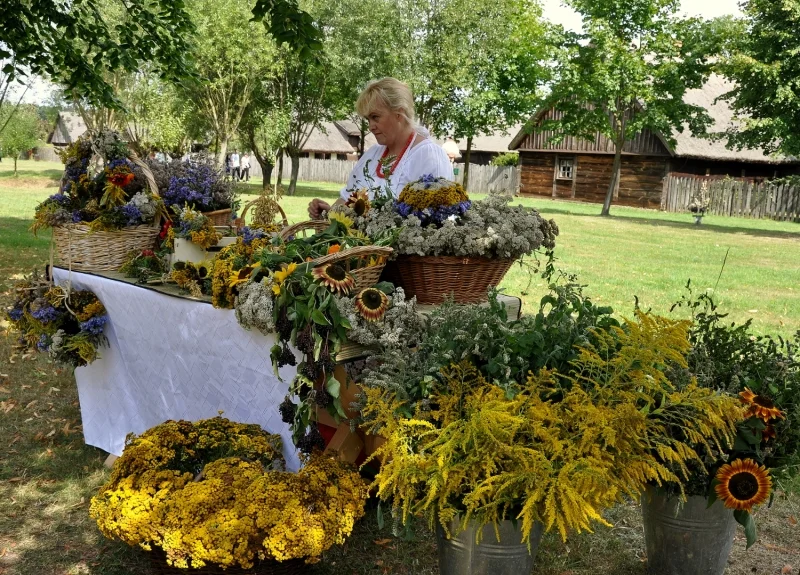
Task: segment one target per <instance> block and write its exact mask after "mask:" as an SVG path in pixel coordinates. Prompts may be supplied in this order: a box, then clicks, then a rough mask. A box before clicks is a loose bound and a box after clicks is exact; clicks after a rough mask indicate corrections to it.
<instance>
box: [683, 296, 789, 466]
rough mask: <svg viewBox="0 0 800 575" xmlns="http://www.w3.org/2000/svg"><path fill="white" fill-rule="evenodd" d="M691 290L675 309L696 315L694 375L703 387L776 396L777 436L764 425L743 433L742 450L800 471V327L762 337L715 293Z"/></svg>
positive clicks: (767, 462)
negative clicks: (731, 314)
mask: <svg viewBox="0 0 800 575" xmlns="http://www.w3.org/2000/svg"><path fill="white" fill-rule="evenodd" d="M687 290H688V294H687V295H684V296H683V298H682V299H681V300H680V301H679V302H678V303H676V304H675V306H673V307H678V306H681V307H686V308H688V309H689V310H690V311H691V313H692V317H693V319H694V323H693V325H692V329H691V331H690V333H689V339H690V342H691V343H692V350H691V352H690V353H689V355H688V369H689V374H691V376H694V377H696V378H697V382H698V384H699V385H701V386H704V387H708V388H711V389H722V390H725V391H728V392H730V393H733V394H738V393H740V392H742V391H744V389H745V388H748V389H750V390H751V391H752V392H754V393H755V394H757V395H762V396H764V397H767V398H769V399H770V400H772V401H773V402H774V404H775V406H776V407H778V408H779V409H781V411H782V412H783V414H784V418H783V419H776V420H772V421H771V422H770V424H771V425H772V426H773V427H774V429H775V433H776V437H775V438H774V439H773V440H770V441H768V442H766V444H765V445H763V451H762V437H761V431H762V430H763V429H764V427H765V426H764V424H763V423H760V422H759V421H758V420H756V421H754V422H751V424H752V425H755V426H756V428H755V429H754V430H753V431H751V432H750V433H747V430H743V433H740V436H741V437H740V441H739V442H738V443H737V450H738V451H740V452H742V454H743V455H745V456H751V457H754V458H756V459H757V460H759V461H762V462H763V463H764V464H765V465H766V466H767V467H769V468H771V469H772V473H773V474H775V475H777V476H778V477H783V478H788V477H790V476H796V475H798V471H800V331H798V332H797V333H796V334H795V335H794V337H793V338H792V339H783V338H782V337H778V338H773V337H771V336H768V335H767V336H756V335H754V334H753V333H752V332H751V327H750V323H751V322H750V320H748V321H746V322H744V323H742V324H738V325H737V324H736V323H734V322H728V321H727V320H726V317H727V314H725V313H720V312H719V311H718V309H717V305H716V303H715V302H714V299H713V297H712V296H711V295H709V294H707V293H700V294H697V295H695V294H694V293H693V292H692V291H691V285H690V284H687Z"/></svg>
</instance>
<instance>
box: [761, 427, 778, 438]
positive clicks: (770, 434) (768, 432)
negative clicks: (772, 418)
mask: <svg viewBox="0 0 800 575" xmlns="http://www.w3.org/2000/svg"><path fill="white" fill-rule="evenodd" d="M776 437H778V434H777V432H776V431H775V426H773V425H772V424H770V425H767V427H765V428H764V431H762V432H761V439H762V440H763V441H769V440H770V439H775V438H776Z"/></svg>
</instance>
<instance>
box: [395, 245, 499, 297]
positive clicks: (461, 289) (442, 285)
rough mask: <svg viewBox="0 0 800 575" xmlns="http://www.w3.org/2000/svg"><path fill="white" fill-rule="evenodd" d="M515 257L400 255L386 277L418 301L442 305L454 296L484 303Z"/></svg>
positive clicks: (407, 295)
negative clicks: (492, 287) (490, 290)
mask: <svg viewBox="0 0 800 575" xmlns="http://www.w3.org/2000/svg"><path fill="white" fill-rule="evenodd" d="M513 263H514V260H511V259H487V258H463V257H462V258H459V257H452V256H409V255H401V256H398V257H397V259H396V260H395V261H394V262H391V263H390V267H389V269H387V274H386V276H385V277H386V279H388V280H389V281H392V282H394V283H395V284H396V285H398V286H400V287H402V288H403V290H405V292H406V297H411V296H416V298H417V303H421V304H440V303H444V302H445V301H447V299H448V298H450V297H452V298H453V300H454V301H455V302H456V303H480V302H484V301H486V299H487V292H488V290H489V287H490V286H498V285H500V282H501V281H503V277H504V276H505V275H506V272H508V270H509V268H510V267H511V265H512V264H513Z"/></svg>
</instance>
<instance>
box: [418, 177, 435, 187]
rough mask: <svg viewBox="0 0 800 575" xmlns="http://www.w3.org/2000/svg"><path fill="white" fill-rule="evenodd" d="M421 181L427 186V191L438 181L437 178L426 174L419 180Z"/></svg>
mask: <svg viewBox="0 0 800 575" xmlns="http://www.w3.org/2000/svg"><path fill="white" fill-rule="evenodd" d="M419 181H420V182H422V183H423V184H425V189H426V190H427V189H428V188H430V187H431V184H433V183H434V182H435V181H436V177H435V176H434V175H433V174H425V175H423V176H422V177H421V178H420V179H419Z"/></svg>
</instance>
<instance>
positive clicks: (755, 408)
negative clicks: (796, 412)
mask: <svg viewBox="0 0 800 575" xmlns="http://www.w3.org/2000/svg"><path fill="white" fill-rule="evenodd" d="M739 397H741V398H742V403H744V404H745V405H746V406H747V413H746V414H745V417H758V418H759V419H761V420H762V421H763V422H764V423H769V420H770V419H778V418H782V417H783V413H781V410H780V409H778V407H777V406H776V405H775V402H774V401H772V400H771V399H770V398H769V397H767V396H766V395H760V394H756V393H753V392H752V391H750V389H748V388H746V387H745V388H744V391H742V392H740V393H739Z"/></svg>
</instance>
